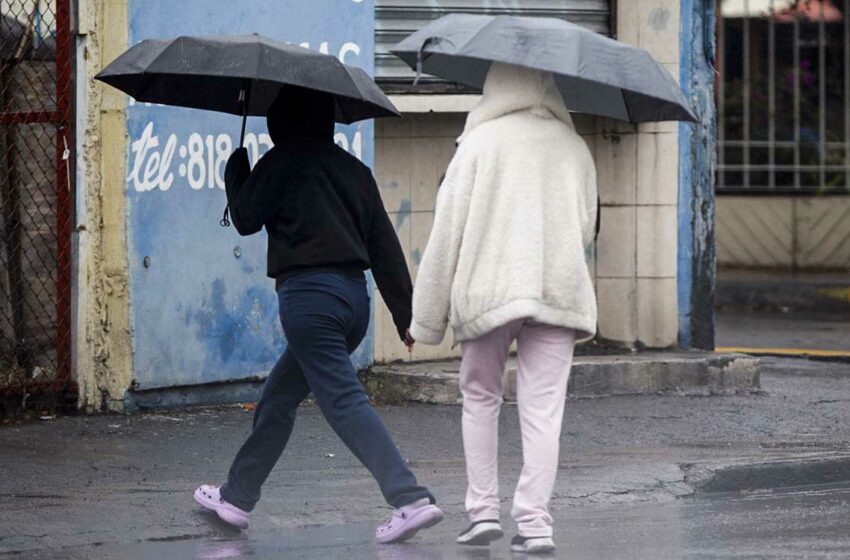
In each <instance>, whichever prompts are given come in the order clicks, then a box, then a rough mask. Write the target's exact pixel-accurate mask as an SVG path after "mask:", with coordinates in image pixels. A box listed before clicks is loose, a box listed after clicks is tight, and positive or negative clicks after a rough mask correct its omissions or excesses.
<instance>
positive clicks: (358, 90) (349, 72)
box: [339, 60, 369, 120]
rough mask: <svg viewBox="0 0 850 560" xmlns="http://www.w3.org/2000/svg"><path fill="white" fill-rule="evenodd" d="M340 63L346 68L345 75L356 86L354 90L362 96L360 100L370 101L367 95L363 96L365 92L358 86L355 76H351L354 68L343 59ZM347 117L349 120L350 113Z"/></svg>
mask: <svg viewBox="0 0 850 560" xmlns="http://www.w3.org/2000/svg"><path fill="white" fill-rule="evenodd" d="M339 63H340V64H341V65H342V67H343V68H344V69H345V75H346V77H348V79H349V81H350V82H351V84H352V85H353V86H354V91H356V92H357V94H358V95H359V96H360V99H359V100H360V101H361V102H365V103H368V102H369V101H368V100H367V99H366V98H365V97H363V93H362V92H361V91H360V86H358V85H357V82H356V81H354V78H353V77H352V76H351V73H352V72H353V71H354V70H352V69H351V68H349V67H348V65H347V64H346V63H344V62H342V61H341V60H340V61H339ZM343 97H348V96H347V95H346V96H343ZM340 109H342V106H340ZM345 117H346V120H348V115H346V116H345Z"/></svg>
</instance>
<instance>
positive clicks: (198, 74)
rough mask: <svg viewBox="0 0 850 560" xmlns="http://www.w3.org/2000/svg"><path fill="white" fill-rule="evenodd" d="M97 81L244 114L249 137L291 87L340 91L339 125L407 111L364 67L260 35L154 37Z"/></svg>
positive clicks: (144, 96) (151, 99) (138, 95)
mask: <svg viewBox="0 0 850 560" xmlns="http://www.w3.org/2000/svg"><path fill="white" fill-rule="evenodd" d="M95 78H96V79H98V80H101V81H103V82H106V83H107V84H109V85H111V86H114V87H116V88H118V89H120V90H121V91H123V92H125V93H127V94H129V95H131V96H132V97H133V98H134V99H136V100H137V101H144V102H148V103H159V104H163V105H176V106H179V107H191V108H194V109H207V110H210V111H221V112H224V113H232V114H234V115H242V116H243V122H242V137H243V138H244V135H245V120H246V119H247V117H248V116H249V115H250V116H263V115H265V114H266V112H267V110H268V108H269V106H270V105H271V104H272V102H273V101H274V100H275V98H276V97H277V94H278V93H279V92H280V90H281V88H284V87H289V86H295V87H302V88H306V89H312V90H316V91H322V92H326V93H330V94H332V95H333V97H334V100H335V101H336V121H337V122H339V123H343V124H350V123H353V122H356V121H360V120H364V119H371V118H375V117H387V116H399V112H398V110H397V109H396V108H395V106H393V104H392V102H390V100H389V99H387V96H386V95H384V93H383V92H382V91H381V89H380V88H379V87H378V85H377V84H376V83H375V82H374V81H373V80H372V78H370V77H369V75H368V74H366V72H364V71H363V70H362V69H360V68H356V67H353V66H348V65H346V64H343V63H342V62H340V61H339V60H338V59H337V58H336V57H333V56H329V55H326V54H321V53H319V52H316V51H312V50H309V49H306V48H304V47H300V46H296V45H289V44H287V43H281V42H279V41H273V40H271V39H268V38H266V37H262V36H260V35H256V34H255V35H242V36H218V37H177V38H175V39H165V40H155V39H148V40H145V41H142V42H141V43H139V44H137V45H136V46H134V47H132V48H130V49H129V50H127V52H125V53H124V54H122V55H121V56H119V57H118V58H117V59H116V60H115V61H114V62H112V64H110V65H109V66H107V67H106V68H104V69H103V70H102V71H101V72H100V73H99V74H98V75H97V76H95ZM239 144H240V146H241V145H242V140H241V139H240V142H239Z"/></svg>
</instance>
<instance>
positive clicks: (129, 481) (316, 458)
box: [0, 358, 850, 558]
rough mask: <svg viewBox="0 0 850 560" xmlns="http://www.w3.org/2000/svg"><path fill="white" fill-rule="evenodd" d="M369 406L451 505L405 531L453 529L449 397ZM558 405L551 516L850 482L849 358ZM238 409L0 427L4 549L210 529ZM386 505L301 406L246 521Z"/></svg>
mask: <svg viewBox="0 0 850 560" xmlns="http://www.w3.org/2000/svg"><path fill="white" fill-rule="evenodd" d="M379 410H380V413H381V414H382V415H383V417H384V418H385V419H386V422H387V424H388V426H389V428H390V430H391V432H392V433H393V434H394V435H395V436H396V438H397V441H398V443H399V446H400V447H401V449H402V451H403V453H404V454H405V456H407V457H408V459H409V461H410V463H411V465H412V467H413V469H414V470H415V472H416V473H417V475H418V476H419V477H420V480H421V481H422V482H423V483H424V484H426V485H428V486H429V487H430V488H431V489H432V491H433V492H434V494H435V495H436V496H437V498H438V500H439V503H440V505H441V506H442V507H443V508H444V509H445V511H446V513H447V519H446V522H445V523H444V524H442V525H440V526H438V527H437V528H436V529H435V530H434V531H432V532H429V533H425V534H423V535H422V536H421V537H418V538H417V541H418V542H420V543H426V544H427V543H431V542H434V543H442V542H444V541H445V542H451V539H452V538H453V536H454V534H456V532H457V531H459V530H460V529H461V528H462V527H463V526H464V525H465V524H466V520H465V517H464V514H463V496H464V490H465V473H464V462H463V453H462V447H461V441H460V407H458V406H456V405H425V404H414V405H406V406H382V407H380V408H379ZM566 410H567V412H566V417H565V420H564V432H563V436H562V446H561V472H560V475H559V478H558V483H557V487H556V490H555V497H554V499H553V502H552V509H553V514H554V517H555V519H556V527H557V526H558V524H564V523H567V520H568V519H569V518H570V516H572V515H574V513H573V512H575V511H577V510H576V508H588V507H595V506H599V505H609V506H610V505H618V507H619V505H622V506H624V507H625V506H626V505H628V504H637V503H647V502H651V503H659V502H668V501H673V500H676V499H677V498H679V497H683V496H694V495H700V493H702V492H707V491H741V490H754V489H758V488H759V487H765V486H766V487H768V488H772V487H775V486H787V485H789V484H793V485H799V484H810V483H824V482H838V481H841V480H850V436H849V435H848V431H847V426H850V364H844V363H822V362H809V361H803V360H779V359H772V358H768V359H766V360H765V362H764V364H763V370H762V391H761V392H759V393H749V394H733V395H725V396H712V397H683V396H673V395H662V396H623V397H612V398H604V399H581V400H570V401H569V402H568V405H567V409H566ZM250 423H251V415H250V413H249V412H248V411H246V410H245V409H244V408H243V407H233V406H231V407H219V408H207V409H199V410H192V411H185V412H171V413H159V414H148V415H138V416H128V417H120V416H98V417H75V418H59V419H56V420H50V421H45V422H37V423H30V424H24V425H13V426H6V427H3V428H0V472H2V473H3V475H4V476H2V477H0V503H2V504H3V507H2V508H0V556H2V555H3V554H4V553H13V552H19V553H21V554H20V556H18V557H23V558H35V557H40V558H43V557H65V554H66V552H67V551H76V552H75V554H77V553H79V556H74V557H89V558H90V557H96V556H97V554H96V550H97V547H98V546H101V544H104V545H108V546H112V545H115V544H121V543H137V542H157V543H161V542H172V541H175V542H176V541H184V540H186V541H191V540H192V539H195V538H198V537H204V536H205V537H210V536H211V535H212V536H215V535H220V534H222V529H221V528H220V527H217V526H215V525H212V524H210V522H209V519H208V518H207V517H206V516H204V515H202V514H200V513H199V512H198V511H197V508H196V507H195V505H194V504H193V502H192V499H191V492H192V490H193V489H194V487H195V486H196V485H198V484H199V483H202V482H214V483H218V482H220V481H221V480H222V478H223V477H224V476H225V474H226V471H227V468H228V465H229V462H230V460H231V458H232V456H233V454H234V453H235V452H236V450H237V448H238V446H239V445H240V444H241V442H242V440H243V438H244V437H245V436H246V434H247V432H248V429H249V427H250ZM501 433H502V436H501V437H502V439H501V446H500V453H501V463H500V465H501V480H502V496H503V498H507V497H508V496H510V495H511V493H512V490H513V486H514V483H515V481H516V478H517V476H518V474H519V469H520V466H521V445H520V434H519V426H518V422H517V418H516V411H515V409H514V407H513V406H511V405H507V406H506V407H505V411H504V414H503V422H502V432H501ZM504 504H505V505H504V513H505V518H506V519H507V512H508V511H509V505H508V502H507V501H505V502H504ZM387 514H388V509H387V508H386V506H385V505H384V504H383V503H382V500H381V498H380V495H379V493H378V491H377V488H376V485H375V484H374V482H373V481H372V480H371V479H370V478H369V476H368V475H367V474H366V472H365V471H364V469H363V468H362V467H361V466H360V465H359V464H358V463H357V461H356V459H355V458H354V457H353V456H352V455H351V454H350V453H349V452H348V451H347V450H346V449H345V447H344V446H343V445H342V444H341V443H340V442H339V440H338V439H337V438H336V437H335V435H334V434H333V433H332V432H331V430H330V429H329V428H328V427H327V425H326V424H325V423H324V421H323V420H322V418H321V416H320V414H319V412H318V410H317V409H316V407H315V406H305V407H304V408H303V409H302V410H301V412H300V413H299V419H298V421H297V423H296V430H295V433H294V435H293V438H292V440H291V444H290V447H289V448H288V449H287V451H286V452H285V453H284V456H283V458H282V460H281V462H280V464H279V465H278V467H277V469H276V470H275V471H274V472H273V473H272V475H271V478H270V480H269V482H268V484H267V485H266V487H265V488H264V499H263V501H262V502H261V503H260V505H259V506H258V508H257V510H256V514H255V518H254V523H253V525H252V529H251V533H250V534H251V535H254V537H255V538H257V539H261V538H263V537H262V535H270V534H280V533H281V532H286V530H288V529H294V528H296V527H306V526H316V525H319V526H324V525H343V524H353V525H352V527H355V528H356V531H358V533H357V535H358V537H357V538H367V537H368V531H371V527H372V526H373V525H374V524H376V523H377V522H379V521H380V520H381V519H382V518H383V517H385V516H386V515H387ZM507 528H508V530H509V531H512V530H513V528H512V525H511V524H509V525H508V527H507ZM360 533H363V534H362V535H361V534H360ZM60 549H62V550H60ZM87 551H95V553H93V554H90V555H89V554H88V552H87Z"/></svg>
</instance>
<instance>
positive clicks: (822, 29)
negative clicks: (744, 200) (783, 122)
mask: <svg viewBox="0 0 850 560" xmlns="http://www.w3.org/2000/svg"><path fill="white" fill-rule="evenodd" d="M823 4H824V2H823V1H821V3H820V20H819V21H818V132H819V134H818V136H819V139H820V173H819V180H818V189H823V188H824V187H826V22H825V21H824V19H825V18H824V14H823Z"/></svg>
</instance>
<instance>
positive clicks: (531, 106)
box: [458, 62, 573, 142]
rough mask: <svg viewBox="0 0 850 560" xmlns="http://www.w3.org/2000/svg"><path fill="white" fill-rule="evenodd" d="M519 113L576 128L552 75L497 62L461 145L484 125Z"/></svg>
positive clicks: (472, 113)
mask: <svg viewBox="0 0 850 560" xmlns="http://www.w3.org/2000/svg"><path fill="white" fill-rule="evenodd" d="M519 111H531V112H532V113H533V114H535V115H537V116H539V117H542V118H554V119H558V120H560V121H561V122H563V123H564V124H566V125H567V126H569V127H573V119H572V117H571V116H570V112H569V111H568V110H567V107H566V105H564V100H563V98H562V97H561V93H560V92H559V91H558V86H556V85H555V78H554V76H553V75H552V73H551V72H543V71H541V70H534V69H532V68H525V67H523V66H514V65H512V64H502V63H499V62H494V63H493V64H492V65H490V70H489V71H488V72H487V78H486V80H485V81H484V91H483V95H482V96H481V101H479V102H478V105H476V106H475V108H474V109H472V111H470V113H469V116H468V117H467V119H466V126H465V127H464V129H463V134H462V135H461V137H460V138H459V139H458V142H461V141H463V138H464V137H465V136H466V135H467V134H469V132H470V131H472V130H474V129H475V128H476V127H478V126H480V125H482V124H483V123H485V122H487V121H492V120H494V119H497V118H499V117H503V116H505V115H508V114H511V113H516V112H519Z"/></svg>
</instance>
